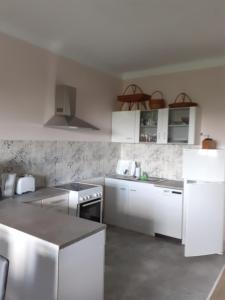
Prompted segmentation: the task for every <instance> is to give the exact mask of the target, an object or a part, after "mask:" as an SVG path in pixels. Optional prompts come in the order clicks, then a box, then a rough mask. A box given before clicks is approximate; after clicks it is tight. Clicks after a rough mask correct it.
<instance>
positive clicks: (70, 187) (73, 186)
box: [55, 182, 96, 192]
mask: <svg viewBox="0 0 225 300" xmlns="http://www.w3.org/2000/svg"><path fill="white" fill-rule="evenodd" d="M55 187H56V188H58V189H63V190H67V191H75V192H79V191H84V190H88V189H91V188H94V187H96V186H95V185H91V184H86V183H80V182H71V183H67V184H62V185H57V186H55Z"/></svg>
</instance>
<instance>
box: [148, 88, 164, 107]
mask: <svg viewBox="0 0 225 300" xmlns="http://www.w3.org/2000/svg"><path fill="white" fill-rule="evenodd" d="M156 94H158V95H160V98H155V99H152V98H153V96H155V95H156ZM165 106H166V103H165V100H164V97H163V93H162V92H161V91H155V92H154V93H152V95H151V99H150V100H149V108H150V109H160V108H164V107H165Z"/></svg>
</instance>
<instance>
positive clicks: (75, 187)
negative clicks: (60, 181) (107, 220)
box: [56, 182, 103, 223]
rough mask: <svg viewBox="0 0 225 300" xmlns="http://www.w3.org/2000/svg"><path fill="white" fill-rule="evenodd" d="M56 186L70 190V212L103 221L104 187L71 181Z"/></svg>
mask: <svg viewBox="0 0 225 300" xmlns="http://www.w3.org/2000/svg"><path fill="white" fill-rule="evenodd" d="M56 188H60V189H64V190H67V191H69V192H70V193H69V214H70V215H73V216H76V217H80V218H84V219H88V220H91V221H95V222H100V223H102V211H103V188H102V186H100V185H99V186H98V185H94V184H86V183H77V182H73V183H69V184H64V185H59V186H57V187H56Z"/></svg>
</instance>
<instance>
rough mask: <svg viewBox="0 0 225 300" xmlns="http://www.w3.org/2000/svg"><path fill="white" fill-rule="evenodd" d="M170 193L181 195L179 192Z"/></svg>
mask: <svg viewBox="0 0 225 300" xmlns="http://www.w3.org/2000/svg"><path fill="white" fill-rule="evenodd" d="M172 194H177V195H182V193H181V192H176V191H172Z"/></svg>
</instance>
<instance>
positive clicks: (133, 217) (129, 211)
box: [104, 178, 154, 234]
mask: <svg viewBox="0 0 225 300" xmlns="http://www.w3.org/2000/svg"><path fill="white" fill-rule="evenodd" d="M153 189H154V186H153V185H150V184H145V183H136V182H132V181H125V180H119V179H111V178H106V180H105V202H104V222H105V223H106V224H111V225H116V226H119V227H122V228H127V229H131V230H134V231H138V232H143V233H146V234H153V209H154V205H153Z"/></svg>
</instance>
